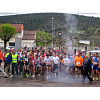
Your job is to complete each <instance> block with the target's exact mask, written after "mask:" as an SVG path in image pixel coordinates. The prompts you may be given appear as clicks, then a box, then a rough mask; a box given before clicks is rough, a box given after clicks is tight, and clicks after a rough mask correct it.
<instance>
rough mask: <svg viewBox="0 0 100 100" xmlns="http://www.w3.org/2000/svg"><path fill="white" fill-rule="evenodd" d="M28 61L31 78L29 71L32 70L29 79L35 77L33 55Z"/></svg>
mask: <svg viewBox="0 0 100 100" xmlns="http://www.w3.org/2000/svg"><path fill="white" fill-rule="evenodd" d="M29 60H30V62H29V68H30V76H31V70H32V73H33V75H32V76H31V77H35V65H34V55H32V57H30V58H29Z"/></svg>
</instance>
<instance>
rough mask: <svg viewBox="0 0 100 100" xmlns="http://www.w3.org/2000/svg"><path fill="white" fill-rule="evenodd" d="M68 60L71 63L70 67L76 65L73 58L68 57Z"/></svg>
mask: <svg viewBox="0 0 100 100" xmlns="http://www.w3.org/2000/svg"><path fill="white" fill-rule="evenodd" d="M66 58H68V60H69V61H70V62H71V63H70V64H69V66H74V63H72V61H73V58H72V57H66Z"/></svg>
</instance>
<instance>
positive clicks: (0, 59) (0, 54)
mask: <svg viewBox="0 0 100 100" xmlns="http://www.w3.org/2000/svg"><path fill="white" fill-rule="evenodd" d="M2 60H3V53H2V51H1V48H0V68H1V63H2Z"/></svg>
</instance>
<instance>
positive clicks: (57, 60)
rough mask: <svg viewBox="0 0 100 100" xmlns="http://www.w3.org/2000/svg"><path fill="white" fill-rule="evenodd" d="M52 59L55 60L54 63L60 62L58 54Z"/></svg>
mask: <svg viewBox="0 0 100 100" xmlns="http://www.w3.org/2000/svg"><path fill="white" fill-rule="evenodd" d="M52 60H53V61H54V64H59V57H58V56H56V57H54V56H53V58H52Z"/></svg>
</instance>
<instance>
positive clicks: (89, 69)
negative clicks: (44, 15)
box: [0, 47, 100, 82]
mask: <svg viewBox="0 0 100 100" xmlns="http://www.w3.org/2000/svg"><path fill="white" fill-rule="evenodd" d="M2 61H4V71H5V72H6V74H7V76H6V77H14V76H15V75H17V76H19V75H23V77H35V76H38V77H41V76H44V75H45V76H46V79H48V78H50V75H51V73H53V74H54V77H57V76H58V75H59V73H60V72H63V73H64V74H65V75H66V76H71V77H72V76H75V78H78V77H83V80H82V81H83V82H84V81H85V78H86V76H87V77H88V79H89V80H90V82H91V81H94V80H95V79H96V80H97V81H98V79H99V78H100V59H99V58H98V53H96V52H95V53H93V54H91V52H89V53H87V54H86V51H85V50H79V51H76V49H74V50H70V51H69V50H67V49H65V48H64V47H63V48H61V49H60V50H56V49H53V48H51V47H49V48H48V49H47V50H44V48H43V47H40V48H39V49H38V48H37V47H33V48H32V49H31V48H26V47H24V49H22V50H21V49H16V50H12V49H10V50H9V51H8V50H6V51H5V52H4V54H2V51H1V49H0V67H1V63H2ZM10 66H11V67H10ZM10 71H11V72H12V75H10V76H9V72H10ZM95 74H96V78H95Z"/></svg>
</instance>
